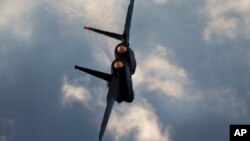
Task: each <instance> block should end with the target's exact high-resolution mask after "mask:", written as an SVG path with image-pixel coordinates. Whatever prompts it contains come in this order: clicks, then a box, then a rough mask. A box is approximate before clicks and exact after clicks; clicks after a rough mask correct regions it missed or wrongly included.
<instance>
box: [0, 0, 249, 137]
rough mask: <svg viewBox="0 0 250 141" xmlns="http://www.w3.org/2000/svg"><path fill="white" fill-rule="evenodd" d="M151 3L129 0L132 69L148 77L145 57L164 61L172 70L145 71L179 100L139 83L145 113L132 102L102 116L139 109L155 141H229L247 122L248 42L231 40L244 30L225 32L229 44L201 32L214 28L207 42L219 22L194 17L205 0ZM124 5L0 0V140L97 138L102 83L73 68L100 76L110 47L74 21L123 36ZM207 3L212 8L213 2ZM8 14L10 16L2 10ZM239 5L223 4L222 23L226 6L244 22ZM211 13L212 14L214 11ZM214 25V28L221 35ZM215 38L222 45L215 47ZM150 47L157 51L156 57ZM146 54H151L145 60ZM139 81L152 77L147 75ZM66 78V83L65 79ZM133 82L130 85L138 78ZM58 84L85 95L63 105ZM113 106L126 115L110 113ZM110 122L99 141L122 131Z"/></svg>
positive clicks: (111, 43)
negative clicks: (7, 122) (158, 140)
mask: <svg viewBox="0 0 250 141" xmlns="http://www.w3.org/2000/svg"><path fill="white" fill-rule="evenodd" d="M27 3H29V4H27ZM153 3H154V2H153V1H147V2H144V1H136V3H135V4H136V5H135V14H134V17H133V24H132V30H131V32H132V33H131V37H132V38H131V46H132V48H133V49H134V50H135V54H136V57H138V58H137V59H138V66H140V65H142V64H145V67H144V68H145V70H143V71H145V72H147V71H149V70H150V69H149V70H148V68H147V67H146V61H145V60H150V59H152V58H158V60H159V58H160V60H161V61H163V62H164V64H170V65H169V66H170V68H175V69H161V68H158V67H153V68H154V69H160V70H161V72H160V73H159V74H156V76H157V78H158V79H159V81H160V82H162V81H163V82H168V81H171V80H176V81H175V82H176V84H177V85H178V86H180V88H182V92H181V93H182V96H181V97H180V98H174V97H172V96H170V95H166V94H165V93H164V92H163V89H164V88H165V87H163V85H157V87H154V89H153V90H152V89H148V88H149V87H148V86H151V85H150V84H151V83H148V82H147V83H143V81H142V82H140V85H137V86H136V85H135V86H136V87H135V92H136V100H140V99H146V101H147V102H146V105H149V107H151V108H149V110H147V109H148V108H145V107H144V106H142V105H143V104H138V101H137V102H135V103H132V104H124V103H122V104H121V105H118V104H116V105H115V108H116V109H115V110H114V113H113V116H111V117H112V118H124V119H125V118H126V119H127V118H128V119H129V118H133V117H136V118H134V119H135V120H137V116H136V115H134V114H132V113H131V112H130V111H131V109H135V108H139V109H140V110H141V111H143V112H144V115H148V114H149V115H151V116H152V115H153V117H154V118H153V119H152V120H145V121H150V122H152V123H154V124H152V125H157V126H155V127H157V131H159V132H158V133H159V134H158V135H159V136H160V137H162V138H164V137H166V138H168V137H169V136H170V137H171V140H173V141H182V140H192V141H198V140H205V141H211V140H228V126H229V124H232V123H234V124H237V123H242V124H246V123H249V122H250V121H249V107H250V105H249V102H248V101H249V99H250V95H249V93H250V90H249V83H250V82H249V79H248V78H249V70H250V65H249V61H248V60H249V49H248V46H249V41H247V40H246V38H244V37H242V36H238V35H239V34H240V35H246V33H245V32H242V30H244V28H243V27H244V26H245V25H244V24H243V25H241V24H240V26H237V27H236V28H234V29H235V30H233V31H235V33H236V34H235V33H234V32H232V33H233V34H235V35H234V36H235V37H236V36H237V38H234V39H233V40H231V39H230V38H228V37H229V36H228V35H227V34H217V33H216V32H215V28H210V29H212V30H213V31H212V30H211V34H209V35H210V37H211V41H212V42H207V41H206V40H204V29H205V28H208V26H209V25H210V24H208V23H210V22H211V20H212V21H214V22H219V20H218V21H217V20H216V19H213V18H211V17H210V16H209V13H204V12H203V10H204V9H205V8H209V7H207V6H211V5H208V3H207V2H201V1H198V0H191V1H188V2H183V1H168V2H167V3H165V4H163V5H158V4H153ZM223 3H225V4H226V5H229V6H231V4H230V3H227V2H224V1H223ZM240 3H243V1H240ZM127 4H128V2H124V1H109V2H107V1H98V2H94V1H88V0H82V1H80V0H74V1H61V2H60V3H58V2H55V1H46V0H44V1H41V2H33V1H28V0H25V2H23V3H19V2H18V3H14V1H13V0H11V1H6V0H4V1H0V5H1V6H0V7H1V8H0V9H1V10H0V13H1V14H0V15H1V18H0V21H1V22H0V31H1V32H0V51H1V52H0V84H1V85H0V117H8V118H6V119H11V120H13V121H15V122H14V123H15V132H16V133H15V135H13V134H9V133H6V130H9V128H10V127H9V126H8V128H7V129H5V130H4V132H5V133H1V134H0V138H1V139H2V140H4V139H7V140H8V141H12V140H13V141H15V140H20V141H29V140H36V141H43V140H51V141H52V140H53V141H55V140H60V141H66V140H97V136H98V131H99V126H100V124H101V118H102V116H103V112H104V107H105V96H106V92H107V89H106V84H105V82H101V81H99V80H98V79H95V78H88V81H86V79H85V78H87V75H85V74H83V73H80V72H76V71H74V69H73V66H74V65H75V64H79V65H84V66H86V67H90V68H94V69H98V70H101V71H105V72H109V71H110V70H109V69H110V68H109V64H110V62H111V61H112V59H113V47H114V46H115V45H116V43H118V42H116V41H114V40H110V39H107V38H105V37H102V36H99V35H96V34H94V33H91V32H87V31H83V30H82V24H85V23H90V24H91V23H93V24H94V25H95V26H96V27H100V28H103V29H107V30H112V31H116V32H119V31H122V25H123V23H124V16H125V11H126V10H125V9H126V7H127ZM212 5H215V6H218V5H220V4H219V3H217V2H214V3H213V4H212ZM243 6H244V5H243ZM246 6H247V5H246ZM9 7H11V8H10V9H15V11H14V12H8V10H7V12H6V9H9ZM239 7H240V4H238V5H235V6H231V8H230V9H229V10H228V9H225V12H222V15H221V16H224V15H226V16H227V14H228V12H229V13H230V10H231V9H234V11H236V15H233V17H234V18H236V19H245V20H247V18H246V17H247V16H246V15H245V14H244V13H245V12H244V11H247V8H246V9H245V10H244V8H239ZM220 9H221V8H220V7H219V8H218V9H217V10H215V11H218V12H220ZM205 10H207V9H205ZM113 11H116V12H113ZM241 14H242V15H241ZM219 15H220V14H219ZM7 17H9V19H8V18H7ZM109 17H112V18H109ZM219 17H220V16H219ZM116 19H122V20H116ZM245 20H243V21H245ZM243 23H244V22H243ZM242 26H243V27H242ZM210 27H215V26H210ZM217 27H218V26H217ZM217 27H216V31H220V32H224V33H227V32H228V31H227V30H225V29H223V28H222V29H221V28H218V29H217ZM246 31H247V30H246ZM224 35H225V36H224ZM215 36H216V37H217V36H218V37H222V38H223V40H221V39H220V40H219V41H215V40H214V37H215ZM225 37H226V38H225ZM106 39H107V41H106ZM156 45H161V47H162V49H163V50H166V51H162V52H161V54H158V52H157V51H156V49H157V47H156ZM152 50H153V51H156V53H154V54H152V55H150V54H151V53H152V52H153V51H152ZM169 51H170V52H169ZM140 56H143V57H140ZM162 56H163V57H162ZM103 60H105V61H104V62H102V61H103ZM151 65H152V64H151ZM107 66H108V67H107ZM139 68H140V67H139ZM141 68H143V67H141ZM163 68H164V67H163ZM169 70H173V71H172V72H171V71H169ZM155 71H156V72H157V70H155ZM139 72H140V70H139V69H138V72H137V73H138V74H136V75H138V76H140V75H141V74H143V73H139ZM141 72H142V70H141ZM164 72H165V73H164ZM178 72H182V73H178ZM144 74H145V73H144ZM179 74H184V75H179ZM146 75H149V76H148V77H151V76H152V75H151V73H146ZM146 75H145V76H146ZM65 76H67V78H68V79H67V81H64V77H65ZM138 76H135V77H134V82H135V83H137V81H139V80H140V79H141V77H138ZM158 76H159V77H158ZM160 76H163V78H164V80H161V79H160V78H161V77H160ZM64 82H65V83H64ZM65 84H68V85H67V86H69V87H68V88H72V89H74V88H79V89H80V90H81V89H82V88H85V89H86V90H87V91H88V92H89V95H90V97H91V98H90V99H89V100H87V101H84V100H83V101H80V102H71V106H62V104H61V102H62V101H61V100H62V99H61V98H62V96H63V91H62V89H61V88H63V86H64V85H65ZM71 86H72V87H71ZM171 88H173V87H171ZM165 89H166V88H165ZM166 91H169V89H166ZM73 95H74V94H73ZM78 98H79V97H78ZM139 103H140V102H139ZM133 104H134V105H133ZM146 107H147V106H146ZM130 108H131V109H130ZM122 109H125V113H123V112H121V113H120V112H118V111H119V110H122ZM152 109H153V110H152ZM126 113H128V115H126ZM129 115H131V116H129ZM146 117H147V116H146ZM144 119H147V118H144ZM113 121H114V120H113ZM155 121H157V122H155ZM147 123H148V122H147ZM111 125H113V129H112V128H110V132H107V134H105V139H107V140H112V139H115V138H116V135H115V134H113V133H116V131H114V130H117V131H118V130H121V129H120V128H119V126H120V125H119V124H116V125H115V123H114V122H113V123H112V122H111V124H110V126H111ZM132 126H133V127H132ZM1 127H3V126H1ZM127 127H128V128H129V130H128V135H124V136H123V135H121V138H120V140H124V139H127V138H128V139H131V140H137V137H138V138H139V136H140V133H142V132H143V131H141V132H140V129H142V128H143V127H142V126H139V125H137V124H135V125H133V124H131V125H129V126H127ZM130 127H131V128H130ZM132 128H133V129H132ZM187 128H188V129H189V130H188V129H187ZM190 128H191V129H190ZM134 129H136V130H138V132H135V133H134V134H133V133H132V134H131V135H130V134H129V133H130V132H129V131H131V132H133V131H134ZM158 129H159V130H158ZM113 131H114V132H113ZM165 131H166V133H167V134H165ZM145 132H147V131H145ZM117 135H119V134H117Z"/></svg>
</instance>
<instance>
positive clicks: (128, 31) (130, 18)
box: [123, 0, 134, 43]
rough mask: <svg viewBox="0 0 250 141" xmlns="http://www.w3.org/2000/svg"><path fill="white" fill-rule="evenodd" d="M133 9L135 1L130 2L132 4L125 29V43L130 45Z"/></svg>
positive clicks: (129, 7)
mask: <svg viewBox="0 0 250 141" xmlns="http://www.w3.org/2000/svg"><path fill="white" fill-rule="evenodd" d="M133 9H134V0H130V4H129V6H128V12H127V17H126V22H125V28H124V33H123V34H124V35H125V42H126V43H129V33H130V25H131V21H132V15H133Z"/></svg>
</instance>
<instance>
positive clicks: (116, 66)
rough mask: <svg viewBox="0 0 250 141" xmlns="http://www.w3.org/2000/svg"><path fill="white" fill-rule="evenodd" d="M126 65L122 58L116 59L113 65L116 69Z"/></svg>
mask: <svg viewBox="0 0 250 141" xmlns="http://www.w3.org/2000/svg"><path fill="white" fill-rule="evenodd" d="M123 66H124V63H123V62H122V61H121V60H115V61H114V62H113V67H114V68H116V69H120V68H122V67H123Z"/></svg>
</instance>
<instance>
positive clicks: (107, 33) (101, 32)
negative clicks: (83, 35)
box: [84, 26, 124, 41]
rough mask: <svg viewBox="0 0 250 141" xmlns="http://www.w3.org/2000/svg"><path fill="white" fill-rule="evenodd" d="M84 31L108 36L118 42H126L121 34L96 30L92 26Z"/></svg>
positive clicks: (86, 27)
mask: <svg viewBox="0 0 250 141" xmlns="http://www.w3.org/2000/svg"><path fill="white" fill-rule="evenodd" d="M84 29H87V30H91V31H94V32H96V33H100V34H103V35H106V36H108V37H111V38H115V39H117V40H121V41H123V40H124V39H123V36H122V35H121V34H117V33H112V32H108V31H104V30H100V29H96V28H93V27H91V26H84Z"/></svg>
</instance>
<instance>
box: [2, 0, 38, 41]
mask: <svg viewBox="0 0 250 141" xmlns="http://www.w3.org/2000/svg"><path fill="white" fill-rule="evenodd" d="M34 6H35V3H34V1H33V0H3V1H1V3H0V30H1V29H2V30H8V31H10V32H11V33H12V34H14V35H15V36H18V37H19V38H24V39H28V38H29V37H30V36H31V32H32V23H30V22H27V21H26V18H28V15H29V13H30V11H31V10H32V8H33V7H34Z"/></svg>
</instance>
